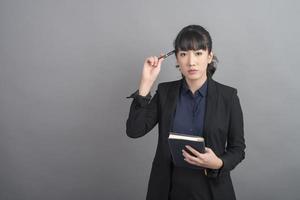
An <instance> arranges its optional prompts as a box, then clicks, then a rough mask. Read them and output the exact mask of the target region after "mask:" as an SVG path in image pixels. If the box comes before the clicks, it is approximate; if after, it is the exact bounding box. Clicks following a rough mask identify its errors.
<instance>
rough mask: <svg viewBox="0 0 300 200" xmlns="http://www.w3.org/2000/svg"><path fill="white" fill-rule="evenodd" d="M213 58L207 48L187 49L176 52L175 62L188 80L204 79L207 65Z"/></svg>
mask: <svg viewBox="0 0 300 200" xmlns="http://www.w3.org/2000/svg"><path fill="white" fill-rule="evenodd" d="M212 58H213V54H212V52H210V53H208V50H203V49H199V50H196V51H194V50H188V51H179V52H178V53H177V64H178V65H179V70H180V71H181V73H182V74H183V76H184V77H185V78H186V79H188V80H190V81H195V80H204V79H206V69H207V65H208V64H209V63H211V61H212Z"/></svg>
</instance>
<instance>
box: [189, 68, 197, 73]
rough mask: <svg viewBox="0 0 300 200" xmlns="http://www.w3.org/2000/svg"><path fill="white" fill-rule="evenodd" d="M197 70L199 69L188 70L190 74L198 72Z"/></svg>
mask: <svg viewBox="0 0 300 200" xmlns="http://www.w3.org/2000/svg"><path fill="white" fill-rule="evenodd" d="M197 71H198V70H196V69H190V70H188V73H189V74H196V73H197Z"/></svg>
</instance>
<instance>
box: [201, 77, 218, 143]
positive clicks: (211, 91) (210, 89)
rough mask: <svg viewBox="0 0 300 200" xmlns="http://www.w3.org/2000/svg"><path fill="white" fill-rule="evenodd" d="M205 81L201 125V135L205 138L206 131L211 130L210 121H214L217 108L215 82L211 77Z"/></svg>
mask: <svg viewBox="0 0 300 200" xmlns="http://www.w3.org/2000/svg"><path fill="white" fill-rule="evenodd" d="M207 81H208V82H207V98H206V109H205V117H204V127H203V134H204V135H203V136H204V138H205V139H207V136H208V133H209V131H210V130H211V126H212V125H213V123H212V122H213V121H214V120H213V118H214V113H215V110H216V108H217V95H216V94H217V89H216V83H215V81H214V80H213V79H212V78H208V79H207ZM206 141H207V140H206Z"/></svg>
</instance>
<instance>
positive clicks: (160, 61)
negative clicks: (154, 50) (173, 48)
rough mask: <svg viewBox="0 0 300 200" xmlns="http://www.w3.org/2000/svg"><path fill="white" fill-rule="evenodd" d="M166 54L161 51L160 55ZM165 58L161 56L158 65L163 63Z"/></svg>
mask: <svg viewBox="0 0 300 200" xmlns="http://www.w3.org/2000/svg"><path fill="white" fill-rule="evenodd" d="M163 55H164V54H163V53H161V54H160V56H163ZM164 60H165V59H164V58H160V59H158V65H161V63H162V62H163V61H164Z"/></svg>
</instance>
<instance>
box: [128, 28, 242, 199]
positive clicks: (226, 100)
mask: <svg viewBox="0 0 300 200" xmlns="http://www.w3.org/2000/svg"><path fill="white" fill-rule="evenodd" d="M174 48H175V57H176V61H177V67H178V69H179V71H180V73H181V75H182V79H181V80H176V81H172V82H165V83H160V84H159V85H158V88H157V90H156V93H155V95H154V96H153V98H151V95H150V90H151V87H152V86H153V83H154V82H155V80H156V79H157V76H158V74H159V72H160V69H161V64H162V62H163V60H164V58H161V59H158V57H156V56H152V57H148V58H147V59H146V60H145V62H144V68H143V72H142V76H141V81H140V85H139V89H138V90H137V91H136V92H135V93H133V94H132V95H131V96H129V98H133V101H132V104H131V107H130V112H129V117H128V119H127V123H126V133H127V135H128V136H129V137H131V138H138V137H141V136H143V135H145V134H146V133H148V132H149V131H150V130H152V129H153V128H154V127H155V125H156V124H158V129H159V136H158V145H157V149H156V153H155V157H154V160H153V162H152V169H151V174H150V179H149V182H148V192H147V198H146V199H147V200H234V199H236V197H235V192H234V188H233V184H232V181H231V177H230V171H231V170H233V169H234V168H235V167H236V166H237V165H238V164H239V163H240V162H241V161H242V160H243V159H244V157H245V147H246V145H245V140H244V130H243V129H244V128H243V114H242V110H241V106H240V102H239V98H238V96H237V90H236V89H235V88H232V87H229V86H226V85H223V84H221V83H218V82H216V81H215V80H213V79H212V76H213V74H214V72H215V70H216V58H215V56H214V54H213V52H212V40H211V37H210V34H209V32H208V31H207V30H205V29H204V28H203V27H201V26H199V25H189V26H187V27H184V28H183V29H182V30H181V31H180V32H179V33H178V35H177V37H176V39H175V40H174ZM170 131H174V132H178V133H184V134H191V135H199V136H202V137H204V139H205V144H206V151H205V153H200V152H198V151H196V150H195V149H193V148H192V147H190V146H187V147H186V149H183V150H182V154H183V157H184V160H185V162H188V163H190V164H192V165H196V166H201V167H202V169H190V168H183V167H176V166H175V165H174V164H173V161H172V156H171V153H170V149H169V145H168V136H169V132H170ZM187 149H188V150H189V151H190V152H189V153H188V151H187Z"/></svg>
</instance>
